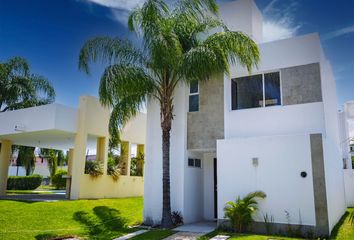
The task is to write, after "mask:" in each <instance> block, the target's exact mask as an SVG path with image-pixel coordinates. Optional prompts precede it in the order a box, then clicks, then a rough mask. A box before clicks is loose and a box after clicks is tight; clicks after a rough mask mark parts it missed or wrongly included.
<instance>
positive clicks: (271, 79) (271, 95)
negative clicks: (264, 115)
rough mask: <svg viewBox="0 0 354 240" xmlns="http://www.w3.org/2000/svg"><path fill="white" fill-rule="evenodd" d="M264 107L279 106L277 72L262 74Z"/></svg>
mask: <svg viewBox="0 0 354 240" xmlns="http://www.w3.org/2000/svg"><path fill="white" fill-rule="evenodd" d="M264 90H265V105H266V106H275V105H281V100H280V74H279V72H274V73H266V74H264Z"/></svg>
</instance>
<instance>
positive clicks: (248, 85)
mask: <svg viewBox="0 0 354 240" xmlns="http://www.w3.org/2000/svg"><path fill="white" fill-rule="evenodd" d="M231 94H232V110H237V109H246V108H256V107H262V106H263V83H262V75H261V74H260V75H254V76H247V77H241V78H235V79H233V80H232V93H231Z"/></svg>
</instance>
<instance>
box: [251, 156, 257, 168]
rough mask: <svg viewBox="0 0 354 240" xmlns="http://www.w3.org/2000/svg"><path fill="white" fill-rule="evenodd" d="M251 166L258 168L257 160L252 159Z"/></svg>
mask: <svg viewBox="0 0 354 240" xmlns="http://www.w3.org/2000/svg"><path fill="white" fill-rule="evenodd" d="M252 165H253V167H258V158H256V157H255V158H252Z"/></svg>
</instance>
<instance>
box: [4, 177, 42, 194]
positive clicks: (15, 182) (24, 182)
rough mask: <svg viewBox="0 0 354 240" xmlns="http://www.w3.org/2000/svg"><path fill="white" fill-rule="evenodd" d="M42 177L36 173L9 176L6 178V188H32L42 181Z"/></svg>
mask: <svg viewBox="0 0 354 240" xmlns="http://www.w3.org/2000/svg"><path fill="white" fill-rule="evenodd" d="M42 180H43V177H42V176H41V175H38V174H34V175H30V176H11V177H9V178H8V179H7V189H8V190H34V189H36V188H37V187H39V186H40V185H41V183H42Z"/></svg>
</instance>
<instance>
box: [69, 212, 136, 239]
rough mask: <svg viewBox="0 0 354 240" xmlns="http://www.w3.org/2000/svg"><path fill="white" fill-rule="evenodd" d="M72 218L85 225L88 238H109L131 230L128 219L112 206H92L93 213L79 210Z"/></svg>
mask: <svg viewBox="0 0 354 240" xmlns="http://www.w3.org/2000/svg"><path fill="white" fill-rule="evenodd" d="M74 219H75V220H76V221H78V222H80V223H81V224H82V225H84V226H85V229H86V233H87V234H88V235H89V236H90V239H111V238H113V237H117V236H118V235H122V234H123V233H128V232H131V230H130V229H128V220H127V219H126V218H124V217H122V216H121V214H120V212H119V211H118V210H116V209H114V208H109V207H105V206H98V207H95V208H93V214H92V213H89V212H85V211H79V212H76V213H74Z"/></svg>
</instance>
